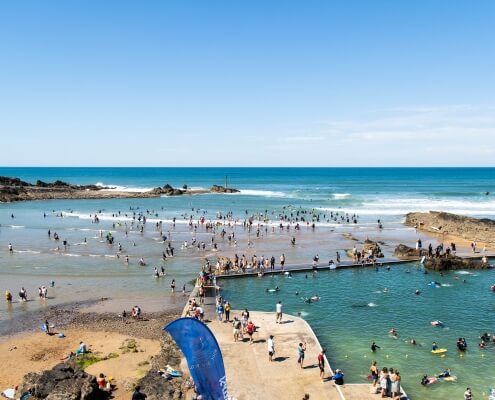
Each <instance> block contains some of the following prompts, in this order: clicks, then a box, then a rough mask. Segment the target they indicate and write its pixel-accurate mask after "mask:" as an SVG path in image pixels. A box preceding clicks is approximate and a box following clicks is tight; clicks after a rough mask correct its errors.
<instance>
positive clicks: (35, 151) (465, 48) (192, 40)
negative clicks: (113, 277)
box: [0, 0, 495, 166]
mask: <svg viewBox="0 0 495 400" xmlns="http://www.w3.org/2000/svg"><path fill="white" fill-rule="evenodd" d="M494 96H495V1H491V0H489V1H482V0H479V1H457V0H446V1H441V0H433V1H432V0H425V1H419V0H415V1H397V0H390V1H379V0H376V1H371V0H362V1H354V0H345V1H344V0H341V1H329V0H327V1H316V0H307V1H303V0H301V1H288V0H283V1H232V0H231V1H186V0H180V1H156V2H155V1H122V0H118V1H100V0H98V1H96V0H95V1H88V0H85V1H66V0H61V1H49V0H44V1H37V0H36V1H3V2H0V134H1V143H2V145H1V152H0V154H1V156H0V157H1V158H0V165H4V166H13V165H19V166H22V165H26V166H493V165H494V164H495V163H494V160H495V99H494Z"/></svg>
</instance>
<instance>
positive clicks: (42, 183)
mask: <svg viewBox="0 0 495 400" xmlns="http://www.w3.org/2000/svg"><path fill="white" fill-rule="evenodd" d="M36 186H38V187H48V183H46V182H43V181H40V180H39V179H38V180H37V181H36Z"/></svg>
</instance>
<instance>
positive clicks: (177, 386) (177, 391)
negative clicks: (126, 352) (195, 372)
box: [138, 335, 189, 400]
mask: <svg viewBox="0 0 495 400" xmlns="http://www.w3.org/2000/svg"><path fill="white" fill-rule="evenodd" d="M160 345H161V352H160V353H159V354H158V355H156V356H154V357H153V358H152V359H151V369H150V370H149V371H148V373H147V374H146V375H145V376H144V377H143V378H142V379H141V380H140V381H139V382H138V383H139V386H140V387H141V392H143V393H144V394H146V396H147V397H146V399H147V400H164V399H170V400H177V399H184V398H185V395H186V391H187V390H188V388H189V387H188V381H186V380H184V378H182V377H179V378H169V379H167V378H165V377H163V376H162V375H160V374H159V373H158V371H159V370H160V369H162V368H164V367H165V366H166V365H171V366H172V367H174V368H176V369H179V365H180V353H179V351H178V349H177V346H176V345H175V342H174V341H173V340H172V338H171V337H170V336H169V335H165V336H163V337H162V338H161V340H160Z"/></svg>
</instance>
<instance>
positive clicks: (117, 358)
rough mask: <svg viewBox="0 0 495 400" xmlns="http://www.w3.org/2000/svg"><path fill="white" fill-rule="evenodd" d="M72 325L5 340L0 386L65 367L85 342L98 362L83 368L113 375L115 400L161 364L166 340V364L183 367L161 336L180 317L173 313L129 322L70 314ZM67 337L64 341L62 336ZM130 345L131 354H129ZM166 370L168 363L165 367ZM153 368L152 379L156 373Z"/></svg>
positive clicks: (1, 346) (1, 348)
mask: <svg viewBox="0 0 495 400" xmlns="http://www.w3.org/2000/svg"><path fill="white" fill-rule="evenodd" d="M71 314H72V318H71V322H70V323H64V324H61V325H60V326H59V325H58V324H57V323H56V320H53V321H52V324H53V322H55V324H54V326H53V327H52V328H51V331H52V334H51V335H47V334H45V333H44V332H41V331H39V332H34V333H33V332H28V333H18V334H15V335H13V336H10V337H3V340H2V341H1V342H0V363H1V364H2V365H4V366H5V368H4V371H3V373H2V374H1V376H0V388H2V390H4V389H6V388H13V387H16V386H17V385H19V384H20V383H21V381H22V378H23V377H24V375H26V374H27V373H29V372H41V371H45V370H48V369H51V368H53V367H54V366H55V365H57V364H59V363H61V362H62V361H63V360H64V359H65V357H66V356H67V355H68V354H69V353H70V352H71V351H72V352H75V350H76V349H77V348H78V346H79V343H80V342H81V341H82V342H84V343H85V344H86V345H87V346H88V349H89V350H90V352H91V354H92V355H95V356H96V357H98V358H99V359H100V361H98V362H96V363H94V364H92V365H90V366H89V367H87V368H86V369H85V371H86V372H88V373H89V374H91V375H94V376H98V375H99V374H100V373H103V374H104V375H105V376H107V377H112V378H113V380H112V384H114V385H115V387H116V389H117V390H115V391H114V393H113V398H114V399H117V400H124V399H128V398H129V396H130V393H131V391H132V390H133V388H134V386H135V385H136V384H137V382H138V381H139V380H141V379H142V378H143V377H145V376H146V374H147V373H148V372H149V371H150V369H151V368H152V366H153V368H156V367H157V361H158V360H160V361H158V363H159V364H163V363H164V362H165V361H163V360H162V359H161V358H160V357H162V358H163V355H164V353H163V346H164V343H163V340H167V342H166V351H167V355H166V356H165V358H166V359H167V361H166V363H167V364H171V365H174V367H175V368H179V367H180V353H179V352H178V350H177V349H176V347H175V346H174V345H173V344H172V342H170V341H168V338H167V337H166V336H165V335H164V334H163V332H162V328H163V326H164V325H165V324H166V323H167V322H169V321H171V320H172V319H173V318H175V317H176V316H177V314H175V313H163V312H162V313H149V314H145V315H144V316H143V318H142V319H140V320H134V319H132V318H131V317H128V318H126V320H125V321H122V319H120V318H118V317H117V316H116V315H115V314H113V313H112V314H108V313H89V312H88V311H87V310H85V312H84V313H78V312H74V311H71ZM61 332H63V334H64V337H63V338H60V337H59V333H61ZM129 346H130V348H131V350H130V351H129ZM161 367H165V365H161ZM156 373H157V372H156V371H155V370H153V371H152V373H151V374H152V375H153V374H156Z"/></svg>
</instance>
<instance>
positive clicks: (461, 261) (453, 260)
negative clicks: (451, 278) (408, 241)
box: [424, 256, 491, 271]
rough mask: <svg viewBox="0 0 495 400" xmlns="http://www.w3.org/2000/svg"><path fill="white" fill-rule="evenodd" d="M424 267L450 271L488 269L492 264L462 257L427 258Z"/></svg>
mask: <svg viewBox="0 0 495 400" xmlns="http://www.w3.org/2000/svg"><path fill="white" fill-rule="evenodd" d="M424 265H425V267H426V268H428V269H432V270H434V271H450V270H459V269H488V268H491V267H490V264H488V263H486V262H482V261H481V260H479V259H474V258H461V257H455V256H450V257H445V256H444V257H432V258H427V259H426V260H425V262H424Z"/></svg>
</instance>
